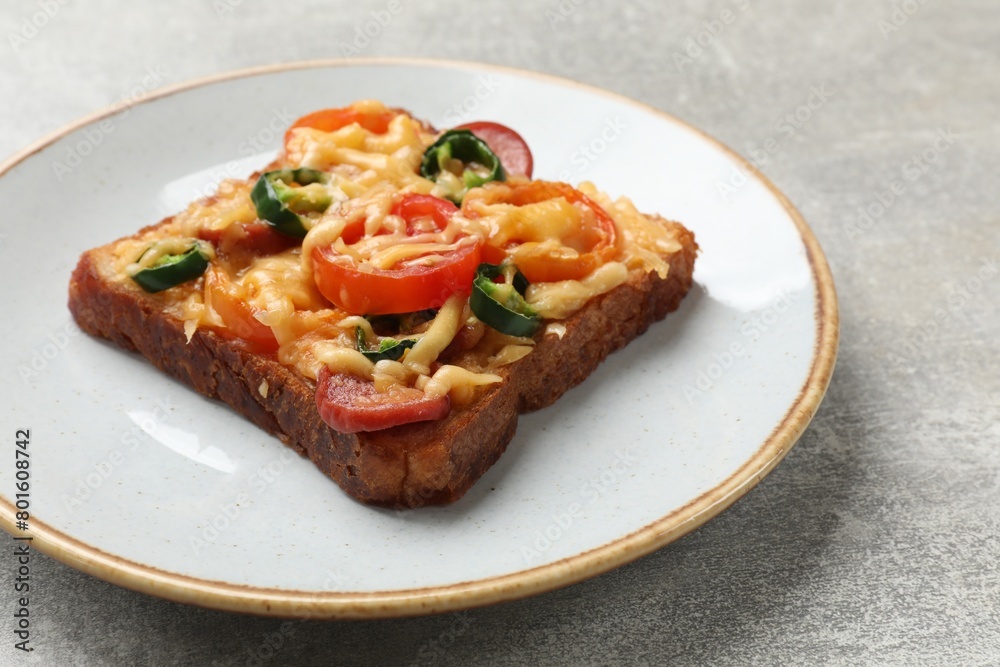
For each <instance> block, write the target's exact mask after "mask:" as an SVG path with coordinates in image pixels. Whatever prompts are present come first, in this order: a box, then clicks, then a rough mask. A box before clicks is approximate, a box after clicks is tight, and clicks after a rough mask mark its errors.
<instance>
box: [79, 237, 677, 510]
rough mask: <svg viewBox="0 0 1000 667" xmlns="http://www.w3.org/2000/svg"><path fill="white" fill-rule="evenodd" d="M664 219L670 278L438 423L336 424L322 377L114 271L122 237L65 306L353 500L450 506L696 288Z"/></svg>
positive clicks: (620, 302)
mask: <svg viewBox="0 0 1000 667" xmlns="http://www.w3.org/2000/svg"><path fill="white" fill-rule="evenodd" d="M659 220H660V221H661V222H662V224H663V225H665V226H666V227H667V228H668V229H669V230H670V233H671V235H672V236H673V237H674V238H676V240H677V241H678V242H679V246H680V250H679V251H678V252H676V253H675V254H673V255H672V256H671V257H670V258H669V265H670V269H669V273H668V274H667V276H666V277H665V278H660V277H659V276H658V275H657V274H656V273H655V272H643V271H639V270H633V271H632V272H631V273H630V274H629V278H628V280H627V281H626V282H625V283H623V284H621V285H619V286H618V287H616V288H614V289H613V290H611V291H610V292H607V293H605V294H602V295H600V296H597V297H595V298H593V299H592V300H591V301H590V302H588V303H587V304H586V306H584V307H583V309H582V310H580V311H578V312H577V313H575V314H574V315H572V316H570V317H569V318H567V319H566V320H563V321H562V322H561V324H562V325H563V326H565V333H564V334H563V335H562V336H561V337H560V336H557V335H553V334H551V333H549V334H548V335H544V334H539V336H538V342H537V345H536V346H535V348H534V350H533V351H532V353H531V354H529V355H528V356H527V357H524V358H523V359H521V360H519V361H516V362H514V363H512V364H509V365H507V366H503V367H501V368H499V369H497V371H496V372H497V374H499V375H500V376H501V377H502V378H503V381H502V382H500V383H496V384H492V385H489V386H486V387H482V388H480V390H479V392H480V393H478V394H477V396H476V398H475V400H473V401H472V402H471V403H468V404H466V405H461V406H456V407H454V408H453V409H452V411H451V413H450V414H449V416H448V417H447V418H445V419H442V420H438V421H428V422H420V423H414V424H407V425H402V426H395V427H392V428H389V429H385V430H382V431H374V432H366V433H354V434H343V433H338V432H337V431H334V430H333V429H331V428H330V427H329V426H327V425H326V423H324V422H323V420H322V419H321V418H320V415H319V412H318V409H317V406H316V399H315V392H316V383H315V382H314V381H313V380H312V379H309V378H307V377H305V376H303V375H302V374H301V373H299V372H297V371H296V370H295V369H294V368H292V367H288V366H284V365H282V364H281V363H279V362H278V361H277V359H276V358H275V357H274V355H262V354H257V353H254V352H251V351H249V350H248V349H247V347H246V346H245V345H243V344H241V341H240V340H239V339H233V338H227V337H223V336H221V335H219V334H218V333H216V332H214V331H212V330H210V329H198V330H196V331H195V332H194V334H193V336H192V337H191V339H190V341H188V338H187V336H186V334H185V330H184V322H183V321H181V320H180V319H178V318H176V317H174V316H172V315H169V314H167V313H165V312H164V311H163V307H162V301H161V299H160V298H159V297H158V296H157V295H150V294H146V293H144V292H142V291H141V290H139V289H136V288H135V286H134V285H132V284H131V282H130V281H126V282H123V281H122V280H121V277H120V276H119V275H116V274H115V269H114V268H113V267H114V265H115V264H114V253H115V247H116V245H117V244H118V243H120V241H116V242H114V243H111V244H108V245H105V246H102V247H100V248H96V249H93V250H90V251H88V252H86V253H84V254H83V256H82V257H81V258H80V262H79V264H78V266H77V267H76V270H75V271H74V272H73V275H72V279H71V282H70V288H69V307H70V310H71V311H72V313H73V316H74V318H75V319H76V321H77V323H78V324H79V325H80V327H81V328H82V329H83V330H84V331H86V332H88V333H90V334H93V335H95V336H101V337H104V338H107V339H109V340H111V341H112V342H114V343H115V344H116V345H118V346H120V347H122V348H125V349H128V350H133V351H136V352H139V353H140V354H142V355H143V356H144V357H146V358H147V359H149V360H150V361H151V362H152V363H153V364H155V365H156V366H157V367H158V368H160V369H161V370H163V371H165V372H167V373H169V374H171V375H173V376H174V377H176V378H178V379H180V380H181V381H183V382H185V383H186V384H188V385H190V386H191V387H193V388H194V389H195V390H196V391H198V392H200V393H202V394H204V395H206V396H209V397H212V398H217V399H220V400H221V401H223V402H225V403H227V404H228V405H229V406H231V407H232V408H233V409H234V410H236V412H238V413H239V414H241V415H243V416H244V417H246V418H247V419H249V420H251V421H252V422H253V423H255V424H257V426H259V427H260V428H262V429H264V430H265V431H267V432H269V433H272V434H273V435H275V436H277V437H278V438H279V439H280V440H281V441H282V442H284V443H285V444H286V445H288V446H290V447H292V448H293V449H295V450H296V451H298V452H299V453H300V454H303V455H305V456H308V457H309V458H310V459H311V460H312V461H313V462H314V463H315V464H316V465H317V466H318V467H319V468H320V469H321V470H323V472H325V473H326V474H327V475H329V476H330V477H332V478H333V479H334V480H335V481H336V482H337V483H338V484H339V485H340V486H341V487H342V488H343V489H344V491H346V492H347V493H348V494H349V495H350V496H352V497H354V498H356V499H358V500H360V501H363V502H366V503H372V504H377V505H385V506H392V507H419V506H422V505H427V504H445V503H450V502H453V501H455V500H457V499H458V498H460V497H462V495H463V494H465V492H466V491H468V489H469V488H470V487H471V486H472V485H473V483H475V482H476V480H478V479H479V478H480V477H481V476H482V475H483V474H484V473H485V472H486V470H488V469H489V467H490V466H491V465H493V463H494V462H496V460H497V459H498V458H499V457H500V455H501V454H502V453H503V452H504V450H505V449H506V447H507V444H508V443H509V442H510V440H511V438H512V437H513V436H514V431H515V429H516V427H517V418H518V414H519V413H521V412H529V411H532V410H537V409H539V408H542V407H545V406H547V405H550V404H551V403H553V402H554V401H555V400H556V399H558V398H559V397H560V396H561V395H562V394H563V393H564V392H565V391H566V390H568V389H570V388H571V387H573V386H575V385H577V384H579V383H580V382H582V381H583V380H585V379H586V378H587V376H588V375H590V373H592V372H593V371H594V369H595V368H596V367H597V365H598V364H599V363H600V362H601V361H603V360H604V358H605V357H607V356H608V354H610V353H611V352H612V351H614V350H616V349H618V348H621V347H623V346H624V345H626V344H627V343H629V342H630V341H631V340H633V339H634V338H636V337H637V336H639V335H640V334H641V333H643V332H644V331H645V330H646V329H647V328H648V327H649V326H650V324H652V323H653V322H654V321H656V320H659V319H662V318H663V317H664V316H666V314H667V313H668V312H670V311H672V310H674V309H676V308H677V307H678V305H679V304H680V302H681V300H682V299H683V298H684V295H685V294H686V293H687V291H688V289H689V288H690V286H691V277H692V271H693V269H694V260H695V254H696V251H697V245H696V244H695V241H694V236H693V235H692V234H691V232H689V231H688V230H687V229H685V228H684V227H683V226H681V225H680V224H678V223H674V222H667V221H664V220H662V219H659ZM161 224H166V221H165V222H164V223H161ZM137 236H138V235H136V237H137ZM136 237H132V238H136ZM263 387H266V390H263V389H262V388H263Z"/></svg>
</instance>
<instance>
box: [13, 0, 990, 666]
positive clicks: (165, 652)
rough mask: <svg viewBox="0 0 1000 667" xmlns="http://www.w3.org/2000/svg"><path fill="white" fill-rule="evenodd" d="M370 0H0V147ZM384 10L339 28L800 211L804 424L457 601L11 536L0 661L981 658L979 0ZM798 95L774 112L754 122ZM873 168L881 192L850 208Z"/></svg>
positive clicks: (985, 615)
mask: <svg viewBox="0 0 1000 667" xmlns="http://www.w3.org/2000/svg"><path fill="white" fill-rule="evenodd" d="M388 6H389V2H388V0H372V1H363V2H362V1H355V2H351V3H332V2H330V3H324V2H320V1H319V0H298V1H297V2H269V3H265V2H259V1H257V0H246V1H243V0H213V1H211V2H210V1H209V0H204V1H202V2H198V1H196V0H175V1H174V2H171V3H141V2H134V1H128V0H91V1H89V2H84V1H83V0H58V1H57V0H37V1H36V0H4V2H3V5H2V8H0V38H2V39H0V100H3V103H2V104H0V156H6V155H9V154H11V153H13V152H14V151H16V150H17V149H19V148H21V147H23V146H25V145H27V144H28V143H30V142H32V141H34V140H36V139H37V138H39V137H41V136H43V135H44V134H46V133H48V132H50V131H52V130H54V129H56V128H58V127H60V126H61V125H63V124H65V123H67V122H69V121H71V120H73V119H75V118H77V117H79V116H81V115H84V114H87V113H89V112H92V111H95V110H97V109H99V108H102V107H105V106H107V105H109V104H111V103H113V102H115V101H117V100H119V99H121V98H122V97H123V96H125V95H127V94H129V91H130V90H131V89H132V88H133V87H134V86H135V85H136V84H137V82H138V81H140V80H141V79H142V77H143V76H144V74H145V73H146V72H147V68H154V69H156V71H158V72H161V74H162V76H163V78H164V83H165V84H166V83H175V82H180V81H184V80H187V79H191V78H195V77H200V76H203V75H209V74H215V73H219V72H225V71H228V70H233V69H237V68H243V67H248V66H254V65H264V64H272V63H279V62H287V61H293V60H303V59H313V58H328V57H339V56H341V55H342V51H343V48H344V45H345V44H350V43H351V42H352V41H353V39H354V35H355V34H356V30H358V29H359V27H361V26H363V25H364V24H365V23H366V22H368V21H370V20H371V19H372V16H373V14H372V12H375V11H382V10H385V9H386V8H387V7H388ZM46 8H48V9H47V10H46ZM399 8H400V11H399V13H398V16H396V17H395V18H394V19H393V20H392V22H391V23H390V24H389V25H388V26H387V27H386V28H385V29H384V30H383V31H382V32H381V33H380V34H379V35H378V36H377V37H376V38H373V39H372V40H371V42H370V43H369V44H367V45H364V47H363V49H361V50H360V51H361V53H360V54H361V55H363V56H423V57H438V58H456V59H467V60H476V61H483V62H491V63H500V64H504V65H512V66H516V67H522V68H526V69H531V70H537V71H541V72H547V73H551V74H556V75H561V76H565V77H569V78H572V79H576V80H579V81H582V82H585V83H588V84H593V85H596V86H600V87H604V88H607V89H610V90H613V91H617V92H620V93H623V94H625V95H628V96H630V97H633V98H635V99H638V100H641V101H643V102H646V103H649V104H651V105H653V106H656V107H658V108H660V109H663V110H665V111H667V112H670V113H672V114H674V115H676V116H679V117H680V118H682V119H685V120H687V121H689V122H691V123H692V124H694V125H696V126H698V127H700V128H702V129H704V130H705V131H707V132H708V133H710V134H712V135H714V136H715V137H717V138H719V139H720V140H722V141H723V142H725V143H727V144H728V145H730V146H732V147H734V148H735V149H737V150H739V151H741V152H743V153H744V155H746V156H748V157H752V158H754V159H755V160H756V161H757V162H758V163H759V166H760V167H761V169H762V170H763V171H764V172H765V173H766V174H767V175H768V176H769V177H770V178H771V179H772V180H773V181H774V182H775V183H776V184H777V186H778V187H779V188H781V189H782V190H783V191H784V192H785V193H786V194H787V195H788V196H789V198H790V199H791V200H792V202H794V203H795V204H796V205H797V206H798V207H799V209H800V210H801V211H802V213H803V214H804V216H805V218H806V219H807V220H808V221H809V223H810V224H811V226H812V227H813V229H814V230H815V232H816V234H817V236H818V237H819V240H820V242H821V243H822V245H823V247H824V249H825V251H826V253H827V256H828V258H829V260H830V263H831V265H832V268H833V271H834V275H835V278H836V282H837V287H838V292H839V297H840V304H841V319H842V331H841V333H842V338H841V347H840V357H839V361H838V366H837V370H836V373H835V375H834V377H833V381H832V384H831V385H830V389H829V392H828V394H827V397H826V399H825V402H824V403H823V405H822V407H821V408H820V410H819V413H818V414H817V416H816V418H815V420H814V422H813V424H812V425H811V427H810V428H809V430H808V431H807V432H806V434H805V435H804V437H803V438H802V439H801V441H800V443H799V444H798V446H797V447H796V448H795V449H794V450H793V451H792V452H791V454H790V455H789V456H788V458H787V459H786V460H785V462H783V463H782V464H781V465H780V466H779V467H778V468H777V469H776V470H775V471H774V472H773V473H772V474H771V475H770V476H769V477H767V478H766V479H765V480H764V481H763V482H762V483H761V484H760V485H759V486H758V487H757V488H756V489H754V490H753V491H752V492H751V493H750V494H749V495H748V496H746V497H745V498H744V499H742V500H741V501H739V502H738V503H737V504H736V505H735V506H734V507H732V508H731V509H730V510H728V511H726V512H725V513H723V514H722V515H721V516H719V517H718V518H716V519H715V520H713V521H711V522H710V523H709V524H707V525H706V526H704V527H703V528H701V529H699V530H698V531H696V532H695V533H693V534H691V535H689V536H688V537H685V538H683V539H681V540H680V541H678V542H676V543H674V544H672V545H670V546H668V547H667V548H664V549H662V550H660V551H658V552H656V553H654V554H652V555H650V556H647V557H645V558H643V559H641V560H639V561H637V562H635V563H633V564H631V565H628V566H626V567H622V568H620V569H618V570H616V571H613V572H611V573H609V574H606V575H603V576H600V577H597V578H595V579H592V580H590V581H586V582H583V583H580V584H577V585H574V586H571V587H569V588H566V589H563V590H559V591H555V592H552V593H548V594H545V595H540V596H538V597H535V598H531V599H526V600H522V601H518V602H513V603H508V604H503V605H499V606H493V607H489V608H484V609H478V610H473V611H469V612H463V613H458V614H446V615H441V616H434V617H424V618H414V619H402V620H389V621H378V622H340V623H325V622H299V623H295V624H291V625H283V623H284V622H283V621H281V620H274V619H264V618H254V617H246V616H240V615H232V614H226V613H222V612H217V611H210V610H203V609H199V608H194V607H187V606H183V605H180V604H175V603H172V602H167V601H163V600H159V599H156V598H152V597H147V596H145V595H142V594H138V593H133V592H130V591H127V590H124V589H121V588H118V587H116V586H114V585H111V584H108V583H105V582H103V581H100V580H97V579H94V578H91V577H89V576H87V575H84V574H81V573H79V572H77V571H75V570H73V569H70V568H68V567H66V566H64V565H62V564H60V563H58V562H55V561H53V560H50V559H48V558H45V557H41V556H39V557H38V558H37V559H36V561H35V564H34V567H35V569H34V572H33V576H34V577H35V581H36V591H37V595H36V598H35V601H34V602H33V607H32V614H33V621H34V626H33V627H34V629H35V634H34V637H33V639H34V642H35V645H36V646H37V649H36V650H35V651H34V652H33V653H32V654H30V656H29V655H25V654H22V653H21V652H19V651H16V650H15V649H14V648H13V643H14V640H13V637H12V634H11V632H10V629H11V625H12V623H11V619H10V618H8V616H9V614H8V611H9V610H11V609H13V604H14V601H13V598H14V593H13V589H12V581H11V579H12V574H11V572H10V568H7V567H3V568H0V571H2V573H0V615H2V616H3V618H5V619H6V620H4V621H2V622H0V663H3V664H5V665H6V664H20V663H21V662H27V663H34V664H46V665H69V664H121V665H139V664H192V665H196V664H216V665H243V664H275V665H278V664H280V665H286V664H287V665H299V664H302V665H306V664H358V665H376V664H439V665H464V664H513V665H536V664H552V665H562V664H566V665H577V664H672V665H771V664H775V665H816V664H835V665H836V664H849V665H859V664H877V665H941V664H949V665H1000V569H998V561H1000V537H998V530H1000V425H998V418H1000V373H998V372H997V371H998V359H1000V355H998V352H1000V343H998V337H997V335H996V333H997V331H998V329H1000V312H998V309H997V303H998V296H1000V280H997V278H996V276H997V268H996V264H995V262H996V253H997V250H998V246H1000V242H998V234H1000V186H998V185H997V173H998V171H1000V86H998V85H997V75H998V73H1000V5H998V4H996V3H995V2H992V1H990V0H952V1H947V0H937V1H932V0H919V1H918V0H893V1H892V2H867V1H865V0H844V1H841V2H834V3H806V2H794V1H793V0H725V1H723V0H716V1H712V2H707V3H703V2H695V1H693V0H686V1H680V2H673V3H657V2H653V1H652V0H649V1H646V2H623V3H617V4H615V5H612V3H602V2H597V1H596V0H561V1H559V0H543V1H542V2H538V3H527V2H523V3H514V2H510V1H508V2H501V1H499V0H483V1H481V2H478V3H468V2H461V1H459V0H440V1H437V2H430V1H428V2H422V3H418V2H413V1H412V0H400V5H399ZM46 11H47V12H48V14H51V16H45V12H46ZM40 12H41V13H42V14H40ZM726 12H728V13H726ZM36 26H40V27H36ZM354 55H357V54H354ZM817 91H820V92H822V93H823V94H822V98H824V99H823V101H822V102H818V100H820V96H818V94H817ZM811 96H812V102H813V103H814V104H813V106H814V107H815V108H814V109H812V110H810V111H809V113H808V114H807V113H805V112H802V111H801V107H802V106H803V105H807V104H808V103H809V102H810V98H811ZM796 111H799V112H800V119H799V120H800V122H796V123H795V127H794V131H793V132H791V133H788V132H787V131H785V130H782V129H780V128H779V126H780V124H781V123H782V119H784V118H786V116H787V114H793V116H794V114H795V113H796ZM806 115H808V116H809V117H808V118H807V119H805V120H803V119H802V118H801V117H802V116H806ZM785 122H786V123H787V121H785ZM942 137H947V140H944V139H940V140H939V138H942ZM769 139H774V140H776V141H775V142H771V143H769V142H768V140H769ZM935 145H936V146H937V147H936V148H935ZM768 147H770V148H768ZM894 183H896V184H897V185H899V186H902V187H897V191H898V192H897V193H896V195H895V196H893V199H894V201H892V202H891V203H888V204H886V205H885V206H882V207H879V206H877V205H876V204H877V203H878V202H879V200H880V198H881V199H884V200H888V198H889V192H890V190H891V188H892V187H893V184H894ZM883 203H884V202H883ZM865 210H871V211H874V213H872V214H869V215H871V217H870V218H869V219H866V218H864V217H862V214H861V213H859V211H865ZM279 638H280V644H281V646H280V647H279V649H278V650H277V651H276V652H274V653H272V654H268V655H266V656H265V657H264V658H262V659H257V658H253V657H252V651H254V650H256V649H257V648H258V647H260V646H262V645H264V644H265V643H266V642H268V641H269V640H270V641H274V642H275V643H279V641H278V640H279ZM254 660H257V662H254Z"/></svg>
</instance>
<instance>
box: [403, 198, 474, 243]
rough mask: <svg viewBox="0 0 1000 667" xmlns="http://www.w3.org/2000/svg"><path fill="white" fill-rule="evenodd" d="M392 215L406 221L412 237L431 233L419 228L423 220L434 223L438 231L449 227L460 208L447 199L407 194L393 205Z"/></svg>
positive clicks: (407, 229) (408, 232)
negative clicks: (449, 222)
mask: <svg viewBox="0 0 1000 667" xmlns="http://www.w3.org/2000/svg"><path fill="white" fill-rule="evenodd" d="M391 213H392V214H393V215H398V216H399V217H401V218H402V219H403V220H405V221H406V232H407V234H409V235H411V236H412V235H414V234H419V233H422V232H426V231H430V230H429V229H426V228H421V229H418V228H417V225H418V223H420V222H421V221H422V220H431V221H433V223H434V227H435V229H437V230H438V231H440V230H442V229H444V228H445V227H447V226H448V221H449V220H450V219H451V216H453V215H455V214H456V213H458V207H457V206H455V205H454V204H453V203H451V202H450V201H448V200H447V199H441V198H440V197H435V196H433V195H419V194H407V195H404V196H403V198H402V199H400V200H399V201H398V202H396V203H395V205H393V207H392V211H391Z"/></svg>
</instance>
